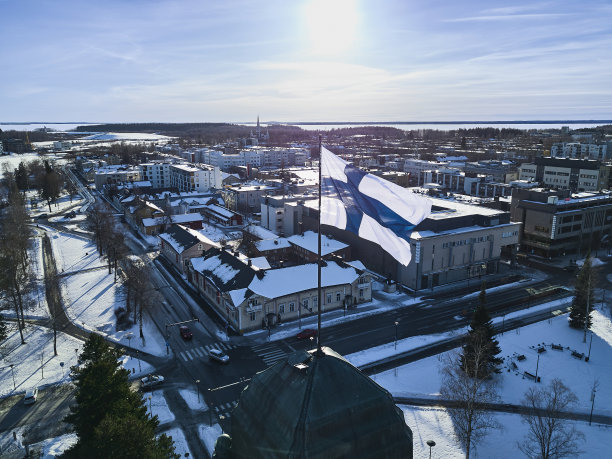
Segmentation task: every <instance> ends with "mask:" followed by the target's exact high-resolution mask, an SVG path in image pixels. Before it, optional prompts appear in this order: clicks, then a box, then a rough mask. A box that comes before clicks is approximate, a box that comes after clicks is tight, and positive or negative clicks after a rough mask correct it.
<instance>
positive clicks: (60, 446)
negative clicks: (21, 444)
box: [32, 433, 78, 459]
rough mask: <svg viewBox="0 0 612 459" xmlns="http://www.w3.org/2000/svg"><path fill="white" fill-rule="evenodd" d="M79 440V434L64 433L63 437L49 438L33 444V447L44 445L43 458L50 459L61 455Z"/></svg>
mask: <svg viewBox="0 0 612 459" xmlns="http://www.w3.org/2000/svg"><path fill="white" fill-rule="evenodd" d="M77 441H78V437H77V434H75V433H70V434H66V435H62V436H61V437H56V438H49V439H48V440H45V441H43V442H40V443H36V444H34V445H32V447H33V448H35V449H37V448H38V447H42V450H43V453H42V459H48V458H52V457H57V456H61V455H62V454H63V453H64V451H66V450H67V449H68V448H70V447H71V446H72V445H74V444H75V443H76V442H77Z"/></svg>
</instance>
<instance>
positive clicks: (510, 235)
mask: <svg viewBox="0 0 612 459" xmlns="http://www.w3.org/2000/svg"><path fill="white" fill-rule="evenodd" d="M512 236H518V231H504V232H503V233H502V238H505V237H512Z"/></svg>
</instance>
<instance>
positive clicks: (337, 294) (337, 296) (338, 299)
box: [336, 292, 341, 301]
mask: <svg viewBox="0 0 612 459" xmlns="http://www.w3.org/2000/svg"><path fill="white" fill-rule="evenodd" d="M340 298H341V296H340V292H336V301H340Z"/></svg>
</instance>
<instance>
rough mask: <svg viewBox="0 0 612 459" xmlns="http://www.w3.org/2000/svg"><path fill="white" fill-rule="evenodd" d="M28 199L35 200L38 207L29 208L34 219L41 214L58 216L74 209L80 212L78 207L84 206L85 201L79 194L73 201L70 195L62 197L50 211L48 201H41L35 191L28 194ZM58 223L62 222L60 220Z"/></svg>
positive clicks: (53, 204)
mask: <svg viewBox="0 0 612 459" xmlns="http://www.w3.org/2000/svg"><path fill="white" fill-rule="evenodd" d="M28 199H34V200H35V201H36V202H37V204H36V207H31V206H29V207H28V210H29V212H30V215H31V216H32V217H33V218H35V217H37V216H38V215H40V214H57V213H61V212H66V211H68V210H70V209H73V210H74V211H75V212H76V211H77V210H78V209H77V207H79V206H81V205H83V199H82V198H81V197H80V196H79V195H77V194H75V195H73V196H72V201H70V196H69V195H68V194H64V195H62V196H60V197H59V198H58V199H57V200H56V201H55V202H54V203H52V204H51V210H49V206H48V205H47V201H44V200H40V199H39V198H38V194H37V193H36V192H34V191H30V192H29V193H28ZM28 203H29V202H28ZM51 218H53V217H51ZM52 221H53V220H52ZM58 221H62V220H61V219H60V220H58Z"/></svg>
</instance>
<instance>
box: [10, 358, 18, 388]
mask: <svg viewBox="0 0 612 459" xmlns="http://www.w3.org/2000/svg"><path fill="white" fill-rule="evenodd" d="M14 366H15V364H14V363H11V364H9V367H11V374H12V375H13V390H17V384H15V370H13V367H14Z"/></svg>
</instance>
